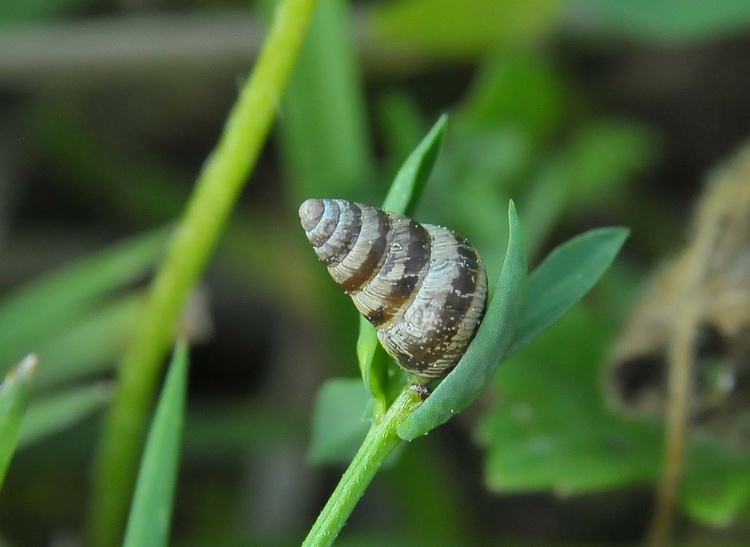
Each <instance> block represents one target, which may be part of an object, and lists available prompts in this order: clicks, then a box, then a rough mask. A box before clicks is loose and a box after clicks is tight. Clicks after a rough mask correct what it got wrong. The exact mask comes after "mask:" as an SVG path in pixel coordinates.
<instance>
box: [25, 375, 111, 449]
mask: <svg viewBox="0 0 750 547" xmlns="http://www.w3.org/2000/svg"><path fill="white" fill-rule="evenodd" d="M45 364H46V363H45ZM111 398H112V390H111V389H110V386H109V383H104V382H98V383H95V384H90V385H87V386H84V387H76V388H72V389H67V390H65V391H63V392H57V393H55V394H54V395H48V396H47V397H44V398H42V399H37V398H36V397H35V398H34V400H33V401H32V402H31V403H30V404H29V407H28V409H27V410H26V413H25V414H24V416H23V421H22V422H21V436H20V439H19V441H18V445H19V447H25V446H28V445H30V444H33V443H34V442H36V441H38V440H41V439H44V438H45V437H48V436H49V435H52V434H54V433H57V432H59V431H63V430H65V429H67V428H69V427H71V426H73V425H75V424H77V423H78V422H80V421H81V420H83V419H84V418H86V417H87V416H89V415H90V414H91V413H93V412H94V411H96V410H99V409H100V408H102V407H103V406H104V405H105V404H106V403H107V402H109V400H110V399H111Z"/></svg>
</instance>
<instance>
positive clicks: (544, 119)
mask: <svg viewBox="0 0 750 547" xmlns="http://www.w3.org/2000/svg"><path fill="white" fill-rule="evenodd" d="M543 59H544V58H543V57H542V56H541V55H539V54H538V53H537V54H532V53H530V52H528V51H526V50H510V51H509V50H507V49H503V50H501V52H500V53H499V54H495V55H492V56H491V57H489V59H488V60H487V61H485V62H484V63H483V65H482V67H481V68H480V71H479V74H478V76H477V77H476V78H475V82H474V83H473V84H472V89H471V92H470V96H469V98H468V100H467V101H466V102H465V103H464V107H463V109H462V112H461V119H462V121H464V122H465V123H467V124H469V126H470V127H471V128H473V131H474V132H476V131H477V129H478V128H482V129H484V130H485V131H486V130H488V129H493V130H498V129H500V128H501V127H512V128H513V129H515V130H516V131H523V132H524V133H528V134H529V135H531V136H533V137H534V140H535V142H541V141H542V140H543V139H544V138H546V137H549V136H550V135H551V134H553V133H554V132H555V131H557V130H558V129H559V128H560V126H561V123H562V122H563V121H564V119H565V116H566V115H567V114H568V111H567V109H566V108H565V104H566V97H565V93H564V89H563V84H562V79H561V78H560V77H559V76H558V75H557V74H556V73H555V71H554V70H553V68H552V67H551V66H550V63H549V62H547V61H544V60H543ZM495 152H496V153H499V152H500V151H499V150H498V151H495Z"/></svg>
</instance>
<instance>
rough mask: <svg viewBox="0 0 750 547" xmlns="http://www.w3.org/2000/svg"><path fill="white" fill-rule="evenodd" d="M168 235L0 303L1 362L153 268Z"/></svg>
mask: <svg viewBox="0 0 750 547" xmlns="http://www.w3.org/2000/svg"><path fill="white" fill-rule="evenodd" d="M164 236H165V232H164V231H163V230H160V231H158V232H150V233H147V234H145V235H140V236H137V237H135V238H132V239H130V240H128V241H126V242H124V243H121V244H119V245H116V246H114V247H110V248H108V249H106V250H104V251H102V252H99V253H97V254H95V255H93V256H91V257H88V258H85V259H83V260H80V261H78V262H76V263H75V264H73V265H71V266H68V267H64V268H61V269H59V270H57V271H55V272H53V273H51V274H49V275H47V276H45V277H43V278H41V279H39V280H37V281H35V282H32V283H31V284H29V285H27V286H25V287H23V288H21V289H19V290H18V291H16V292H15V293H13V294H11V295H9V296H7V297H5V298H4V299H3V300H2V301H0V362H13V361H16V360H17V359H19V358H20V357H21V356H22V355H23V354H25V353H26V352H28V351H29V350H30V348H36V347H38V345H39V344H40V342H41V341H44V340H47V339H48V338H49V336H50V335H52V334H53V333H59V332H61V331H62V330H63V329H64V328H67V327H69V325H70V323H71V322H73V321H74V320H75V319H76V318H77V317H78V316H79V314H80V313H81V312H82V311H83V310H86V309H87V308H88V307H89V306H91V305H93V304H95V303H96V302H97V300H99V299H100V298H102V297H103V296H105V295H107V294H109V293H111V292H112V291H114V290H116V289H119V288H122V287H123V286H124V285H126V284H128V283H131V282H132V281H134V280H135V279H137V278H138V277H140V276H142V275H144V274H145V272H146V271H147V270H148V269H149V268H150V267H151V266H152V265H153V264H154V262H155V260H156V259H157V257H158V256H159V254H160V251H161V249H162V245H163V243H164Z"/></svg>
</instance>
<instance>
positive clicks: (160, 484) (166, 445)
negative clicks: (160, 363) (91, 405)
mask: <svg viewBox="0 0 750 547" xmlns="http://www.w3.org/2000/svg"><path fill="white" fill-rule="evenodd" d="M187 372H188V349H187V346H186V344H185V343H184V342H178V343H177V345H176V346H175V350H174V355H173V356H172V362H171V363H170V365H169V371H168V373H167V378H166V380H165V382H164V388H163V389H162V393H161V396H160V398H159V403H158V405H157V407H156V413H155V414H154V419H153V422H152V424H151V430H150V431H149V434H148V439H147V441H146V448H145V450H144V453H143V459H142V460H141V468H140V471H139V473H138V482H137V484H136V488H135V495H134V497H133V505H132V507H131V508H130V517H129V519H128V527H127V531H126V533H125V542H124V545H125V546H126V547H138V546H141V545H167V541H168V538H169V527H170V519H171V514H172V502H173V498H174V489H175V482H176V480H177V471H178V465H179V457H180V440H181V438H182V424H183V415H184V412H185V396H186V391H187Z"/></svg>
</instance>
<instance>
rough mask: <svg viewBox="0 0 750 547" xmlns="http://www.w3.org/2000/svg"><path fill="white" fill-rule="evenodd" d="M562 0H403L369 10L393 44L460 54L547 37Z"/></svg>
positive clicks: (383, 36)
mask: <svg viewBox="0 0 750 547" xmlns="http://www.w3.org/2000/svg"><path fill="white" fill-rule="evenodd" d="M562 5H563V3H562V2H561V1H560V0H536V1H534V2H529V1H527V0H504V1H503V2H498V1H497V0H463V1H462V2H461V3H460V4H458V3H456V2H455V0H399V1H390V2H378V3H375V4H373V5H372V8H371V9H370V18H371V21H370V24H371V26H372V28H373V30H374V34H375V36H376V38H377V39H379V40H381V41H383V42H385V43H387V44H388V45H390V46H391V47H393V46H394V45H395V46H400V47H404V46H412V47H415V48H417V49H418V50H421V51H425V52H429V53H431V54H433V55H435V54H437V55H443V56H446V57H451V58H456V57H465V56H473V55H476V54H479V53H484V52H486V51H487V50H488V49H492V48H497V47H499V46H508V45H510V44H528V43H533V42H534V41H536V40H540V39H542V38H543V37H545V36H547V35H548V33H549V32H550V30H551V29H552V28H553V25H554V24H555V23H556V22H557V20H558V18H559V14H560V12H561V9H560V8H561V6H562Z"/></svg>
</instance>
